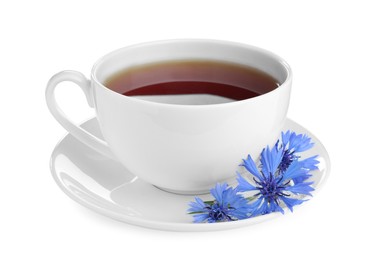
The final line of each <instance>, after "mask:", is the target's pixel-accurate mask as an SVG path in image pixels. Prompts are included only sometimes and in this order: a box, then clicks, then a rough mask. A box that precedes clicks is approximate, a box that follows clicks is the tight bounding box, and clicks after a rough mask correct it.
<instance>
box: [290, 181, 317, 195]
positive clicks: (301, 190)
mask: <svg viewBox="0 0 376 260" xmlns="http://www.w3.org/2000/svg"><path fill="white" fill-rule="evenodd" d="M312 184H313V182H302V183H298V184H294V185H291V186H287V187H286V190H287V191H289V192H291V193H294V194H304V195H309V196H312V194H311V191H314V190H315V189H314V188H313V187H311V185H312Z"/></svg>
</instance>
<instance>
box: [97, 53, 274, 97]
mask: <svg viewBox="0 0 376 260" xmlns="http://www.w3.org/2000/svg"><path fill="white" fill-rule="evenodd" d="M104 84H105V86H107V87H108V88H109V89H112V90H114V91H116V92H118V93H121V94H123V95H127V96H137V97H140V98H142V97H143V96H145V97H146V96H168V97H172V96H178V95H190V96H192V95H196V96H198V95H200V96H202V95H211V96H216V97H218V98H220V97H222V98H225V99H226V100H227V101H226V102H229V101H234V100H243V99H248V98H252V97H256V96H259V95H262V94H265V93H267V92H269V91H272V90H273V89H275V88H277V87H278V85H279V84H278V82H277V80H276V79H274V78H273V77H271V76H270V75H268V74H266V73H264V72H262V71H260V70H258V69H255V68H252V67H247V66H244V65H239V64H235V63H226V62H220V61H204V60H179V61H168V62H160V63H153V64H147V65H141V66H135V67H132V68H130V69H125V70H123V71H120V72H118V73H117V74H115V75H113V76H111V77H110V78H108V79H107V80H106V82H105V83H104ZM221 102H224V101H218V103H221ZM177 103H179V102H177ZM183 103H184V102H183ZM185 103H186V102H185ZM194 103H195V102H193V103H192V104H194ZM208 103H213V101H209V102H208ZM214 103H215V102H214Z"/></svg>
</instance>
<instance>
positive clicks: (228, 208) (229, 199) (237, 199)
mask: <svg viewBox="0 0 376 260" xmlns="http://www.w3.org/2000/svg"><path fill="white" fill-rule="evenodd" d="M210 193H211V194H212V195H213V197H214V199H215V200H214V201H205V202H204V201H203V200H202V199H200V198H198V197H196V198H195V201H193V202H191V203H190V204H189V206H190V208H189V209H188V213H190V214H194V215H193V222H195V223H200V222H209V223H214V222H225V221H234V220H239V219H245V218H248V217H249V212H250V210H251V207H250V205H249V204H248V201H247V200H246V199H245V198H244V197H243V196H241V195H239V194H237V190H235V189H233V188H231V187H228V185H227V183H224V184H216V185H215V187H214V188H213V189H211V190H210Z"/></svg>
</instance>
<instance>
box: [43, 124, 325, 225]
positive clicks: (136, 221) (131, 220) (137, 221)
mask: <svg viewBox="0 0 376 260" xmlns="http://www.w3.org/2000/svg"><path fill="white" fill-rule="evenodd" d="M95 119H96V117H92V118H90V119H87V120H84V121H83V122H81V123H79V125H80V126H82V125H84V124H85V123H87V122H89V121H92V120H95ZM287 123H290V124H294V125H297V126H299V127H301V128H303V129H304V130H305V134H307V135H309V136H310V137H312V138H313V139H314V140H315V144H316V145H319V146H320V150H322V154H320V156H321V157H322V158H323V159H324V161H325V168H324V171H323V175H322V177H321V178H320V179H319V182H318V183H317V184H316V187H315V190H314V191H313V192H312V194H313V195H314V196H313V197H311V198H310V199H309V200H312V199H313V198H314V197H316V196H317V193H318V192H319V191H320V190H321V189H322V187H323V186H325V184H326V182H327V180H328V178H329V175H330V171H331V162H330V157H329V154H328V151H327V149H326V148H325V146H324V145H323V144H322V142H321V141H320V139H318V138H317V137H316V135H314V134H312V133H311V132H310V131H309V130H307V129H306V128H305V127H304V126H302V125H300V124H298V123H297V122H296V121H294V120H292V119H290V118H286V121H285V124H287ZM69 135H70V133H69V132H67V133H65V134H64V136H63V137H62V138H61V139H60V140H59V141H58V142H57V144H56V145H55V147H54V149H53V151H52V153H51V156H50V162H49V167H50V171H51V175H52V177H53V179H54V181H55V183H56V184H57V185H58V186H59V187H60V189H61V190H62V191H63V192H64V193H65V194H66V195H67V196H68V197H69V198H71V199H72V200H73V201H75V202H77V203H79V204H80V205H82V206H84V207H85V208H88V209H90V210H92V211H94V212H95V213H97V214H100V215H103V216H106V217H109V218H111V219H114V220H117V221H120V222H123V223H127V224H131V225H136V226H140V227H144V228H151V229H157V230H164V231H189V232H191V231H192V232H197V231H219V230H227V229H234V228H240V227H243V226H249V225H253V224H257V223H261V222H264V221H268V220H271V219H274V218H277V217H280V216H282V214H280V213H279V212H274V213H270V214H267V215H262V216H257V217H253V218H248V219H243V220H238V221H232V222H220V223H193V222H190V223H179V222H166V221H157V220H147V219H142V218H139V217H135V216H129V215H124V214H120V213H117V212H114V211H111V210H107V209H104V208H102V207H100V206H98V205H96V204H95V203H91V202H88V201H86V200H84V199H82V198H81V197H79V196H75V195H74V194H73V193H72V192H71V191H70V190H69V189H68V188H66V187H65V185H63V184H62V183H61V181H60V180H59V178H58V174H57V172H56V170H55V167H54V160H53V158H54V157H55V156H54V155H55V154H56V153H57V150H58V147H59V146H60V144H61V143H62V142H63V141H64V140H65V139H66V138H67V137H68V136H69ZM176 195H177V196H179V195H178V194H176ZM301 206H302V205H298V206H296V207H295V208H300V207H301ZM289 214H291V212H290V211H285V215H289Z"/></svg>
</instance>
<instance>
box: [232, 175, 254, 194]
mask: <svg viewBox="0 0 376 260" xmlns="http://www.w3.org/2000/svg"><path fill="white" fill-rule="evenodd" d="M237 174H238V177H237V178H236V180H237V181H238V186H237V190H238V191H239V192H242V191H251V190H257V188H256V187H255V186H253V185H252V184H250V183H249V182H248V181H247V180H246V179H245V178H244V177H243V176H242V175H241V174H240V173H237Z"/></svg>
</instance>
